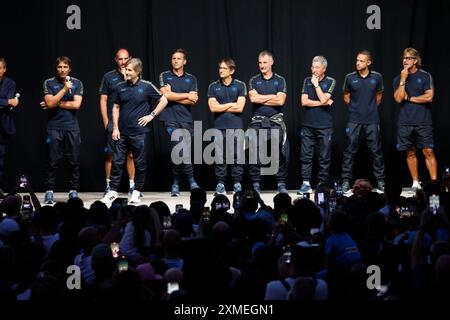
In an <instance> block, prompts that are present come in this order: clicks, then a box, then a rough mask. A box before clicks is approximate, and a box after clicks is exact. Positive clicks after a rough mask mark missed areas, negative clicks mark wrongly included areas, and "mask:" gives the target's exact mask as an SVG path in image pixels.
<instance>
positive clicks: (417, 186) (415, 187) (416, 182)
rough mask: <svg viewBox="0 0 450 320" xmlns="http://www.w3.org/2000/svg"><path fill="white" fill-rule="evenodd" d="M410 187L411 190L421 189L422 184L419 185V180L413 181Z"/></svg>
mask: <svg viewBox="0 0 450 320" xmlns="http://www.w3.org/2000/svg"><path fill="white" fill-rule="evenodd" d="M411 189H412V190H413V191H417V190H422V186H421V185H420V183H419V181H413V184H412V187H411Z"/></svg>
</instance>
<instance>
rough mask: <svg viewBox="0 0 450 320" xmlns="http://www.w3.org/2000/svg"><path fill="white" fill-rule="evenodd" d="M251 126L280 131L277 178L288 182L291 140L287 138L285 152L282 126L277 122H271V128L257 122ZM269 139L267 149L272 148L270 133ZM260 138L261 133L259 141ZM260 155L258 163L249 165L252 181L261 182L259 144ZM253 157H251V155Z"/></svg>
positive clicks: (279, 180)
mask: <svg viewBox="0 0 450 320" xmlns="http://www.w3.org/2000/svg"><path fill="white" fill-rule="evenodd" d="M250 128H253V129H256V130H258V129H268V130H269V131H270V129H277V131H278V138H279V140H278V141H279V143H278V154H279V157H278V159H279V161H278V172H277V175H276V176H277V180H278V182H279V183H280V182H286V177H287V173H288V157H289V151H288V150H289V141H287V140H286V144H287V145H286V146H285V150H287V151H286V153H285V152H283V130H281V128H280V126H278V125H276V124H271V128H262V126H261V123H255V124H252V125H250ZM268 137H269V139H268V140H267V141H266V142H265V143H267V145H268V146H267V150H271V145H270V143H271V139H270V135H269V136H268ZM259 140H260V135H259V133H258V142H259ZM258 145H259V144H258ZM257 152H258V155H257V163H256V164H250V165H249V173H250V178H251V180H252V182H260V181H261V161H260V159H259V146H258V150H257ZM250 159H251V157H250Z"/></svg>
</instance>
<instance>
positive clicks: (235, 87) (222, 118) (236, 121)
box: [208, 79, 247, 129]
mask: <svg viewBox="0 0 450 320" xmlns="http://www.w3.org/2000/svg"><path fill="white" fill-rule="evenodd" d="M246 95H247V86H246V85H245V83H244V82H242V81H239V80H237V79H233V80H232V81H231V82H230V84H229V85H225V84H224V83H223V82H222V81H221V80H217V81H214V82H212V83H211V84H210V85H209V87H208V98H216V100H217V102H219V103H220V104H226V103H232V102H237V100H238V98H239V97H245V96H246ZM214 117H215V121H214V127H215V128H216V129H242V128H243V127H244V123H243V122H242V118H241V113H236V112H214Z"/></svg>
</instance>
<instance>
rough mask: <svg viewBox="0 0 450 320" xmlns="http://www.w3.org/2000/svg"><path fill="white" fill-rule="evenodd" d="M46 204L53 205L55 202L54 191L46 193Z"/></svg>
mask: <svg viewBox="0 0 450 320" xmlns="http://www.w3.org/2000/svg"><path fill="white" fill-rule="evenodd" d="M44 203H45V204H53V203H55V201H54V200H53V191H46V192H45V197H44Z"/></svg>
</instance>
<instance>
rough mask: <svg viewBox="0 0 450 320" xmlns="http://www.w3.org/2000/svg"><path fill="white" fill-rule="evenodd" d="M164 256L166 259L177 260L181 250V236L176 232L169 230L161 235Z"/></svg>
mask: <svg viewBox="0 0 450 320" xmlns="http://www.w3.org/2000/svg"><path fill="white" fill-rule="evenodd" d="M163 246H164V256H165V258H168V259H174V258H178V257H179V256H180V249H181V247H180V246H181V236H180V233H179V232H178V231H177V230H174V229H169V230H166V231H165V232H164V235H163Z"/></svg>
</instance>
